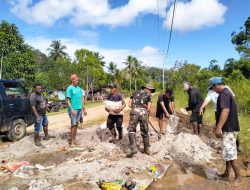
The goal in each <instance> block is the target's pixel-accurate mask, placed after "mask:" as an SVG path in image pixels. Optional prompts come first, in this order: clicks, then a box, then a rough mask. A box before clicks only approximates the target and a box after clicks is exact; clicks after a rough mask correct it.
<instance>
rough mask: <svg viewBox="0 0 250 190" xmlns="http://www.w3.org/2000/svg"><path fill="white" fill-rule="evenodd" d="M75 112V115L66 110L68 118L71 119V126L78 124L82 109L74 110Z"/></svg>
mask: <svg viewBox="0 0 250 190" xmlns="http://www.w3.org/2000/svg"><path fill="white" fill-rule="evenodd" d="M74 111H75V112H76V115H73V114H72V113H71V111H68V114H69V117H70V120H71V126H76V125H78V124H79V121H80V119H81V116H82V110H81V109H80V110H74Z"/></svg>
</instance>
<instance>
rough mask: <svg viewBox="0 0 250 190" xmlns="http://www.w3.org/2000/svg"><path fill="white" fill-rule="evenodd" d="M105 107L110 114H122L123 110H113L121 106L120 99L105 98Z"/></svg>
mask: <svg viewBox="0 0 250 190" xmlns="http://www.w3.org/2000/svg"><path fill="white" fill-rule="evenodd" d="M105 108H107V109H109V110H110V112H109V114H111V115H123V111H121V112H119V113H115V112H114V111H115V110H117V109H121V108H122V101H118V102H115V101H110V100H106V101H105Z"/></svg>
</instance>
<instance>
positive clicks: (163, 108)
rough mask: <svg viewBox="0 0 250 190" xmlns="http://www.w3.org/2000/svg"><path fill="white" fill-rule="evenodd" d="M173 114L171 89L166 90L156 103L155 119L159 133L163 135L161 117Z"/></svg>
mask: <svg viewBox="0 0 250 190" xmlns="http://www.w3.org/2000/svg"><path fill="white" fill-rule="evenodd" d="M172 114H175V107H174V96H173V91H172V90H171V89H166V92H165V93H164V94H160V95H159V97H158V101H157V108H156V117H157V118H158V123H159V128H160V133H161V134H165V130H164V127H163V117H164V116H165V117H169V115H172Z"/></svg>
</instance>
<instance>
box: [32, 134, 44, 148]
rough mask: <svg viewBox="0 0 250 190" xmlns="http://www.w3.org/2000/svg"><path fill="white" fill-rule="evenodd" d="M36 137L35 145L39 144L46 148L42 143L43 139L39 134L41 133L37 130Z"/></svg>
mask: <svg viewBox="0 0 250 190" xmlns="http://www.w3.org/2000/svg"><path fill="white" fill-rule="evenodd" d="M34 138H35V145H36V146H38V147H41V148H44V147H45V146H44V145H42V143H41V139H40V136H39V133H38V132H35V133H34Z"/></svg>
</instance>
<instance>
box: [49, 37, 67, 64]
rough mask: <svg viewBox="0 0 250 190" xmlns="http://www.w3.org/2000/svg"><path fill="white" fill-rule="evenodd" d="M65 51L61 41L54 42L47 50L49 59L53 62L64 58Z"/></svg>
mask: <svg viewBox="0 0 250 190" xmlns="http://www.w3.org/2000/svg"><path fill="white" fill-rule="evenodd" d="M65 49H67V47H66V46H65V45H62V44H61V40H54V41H52V44H51V45H50V48H48V49H47V51H50V52H49V58H52V59H53V60H54V61H56V60H58V59H60V58H63V57H66V56H67V55H68V54H67V53H66V52H64V50H65Z"/></svg>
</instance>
